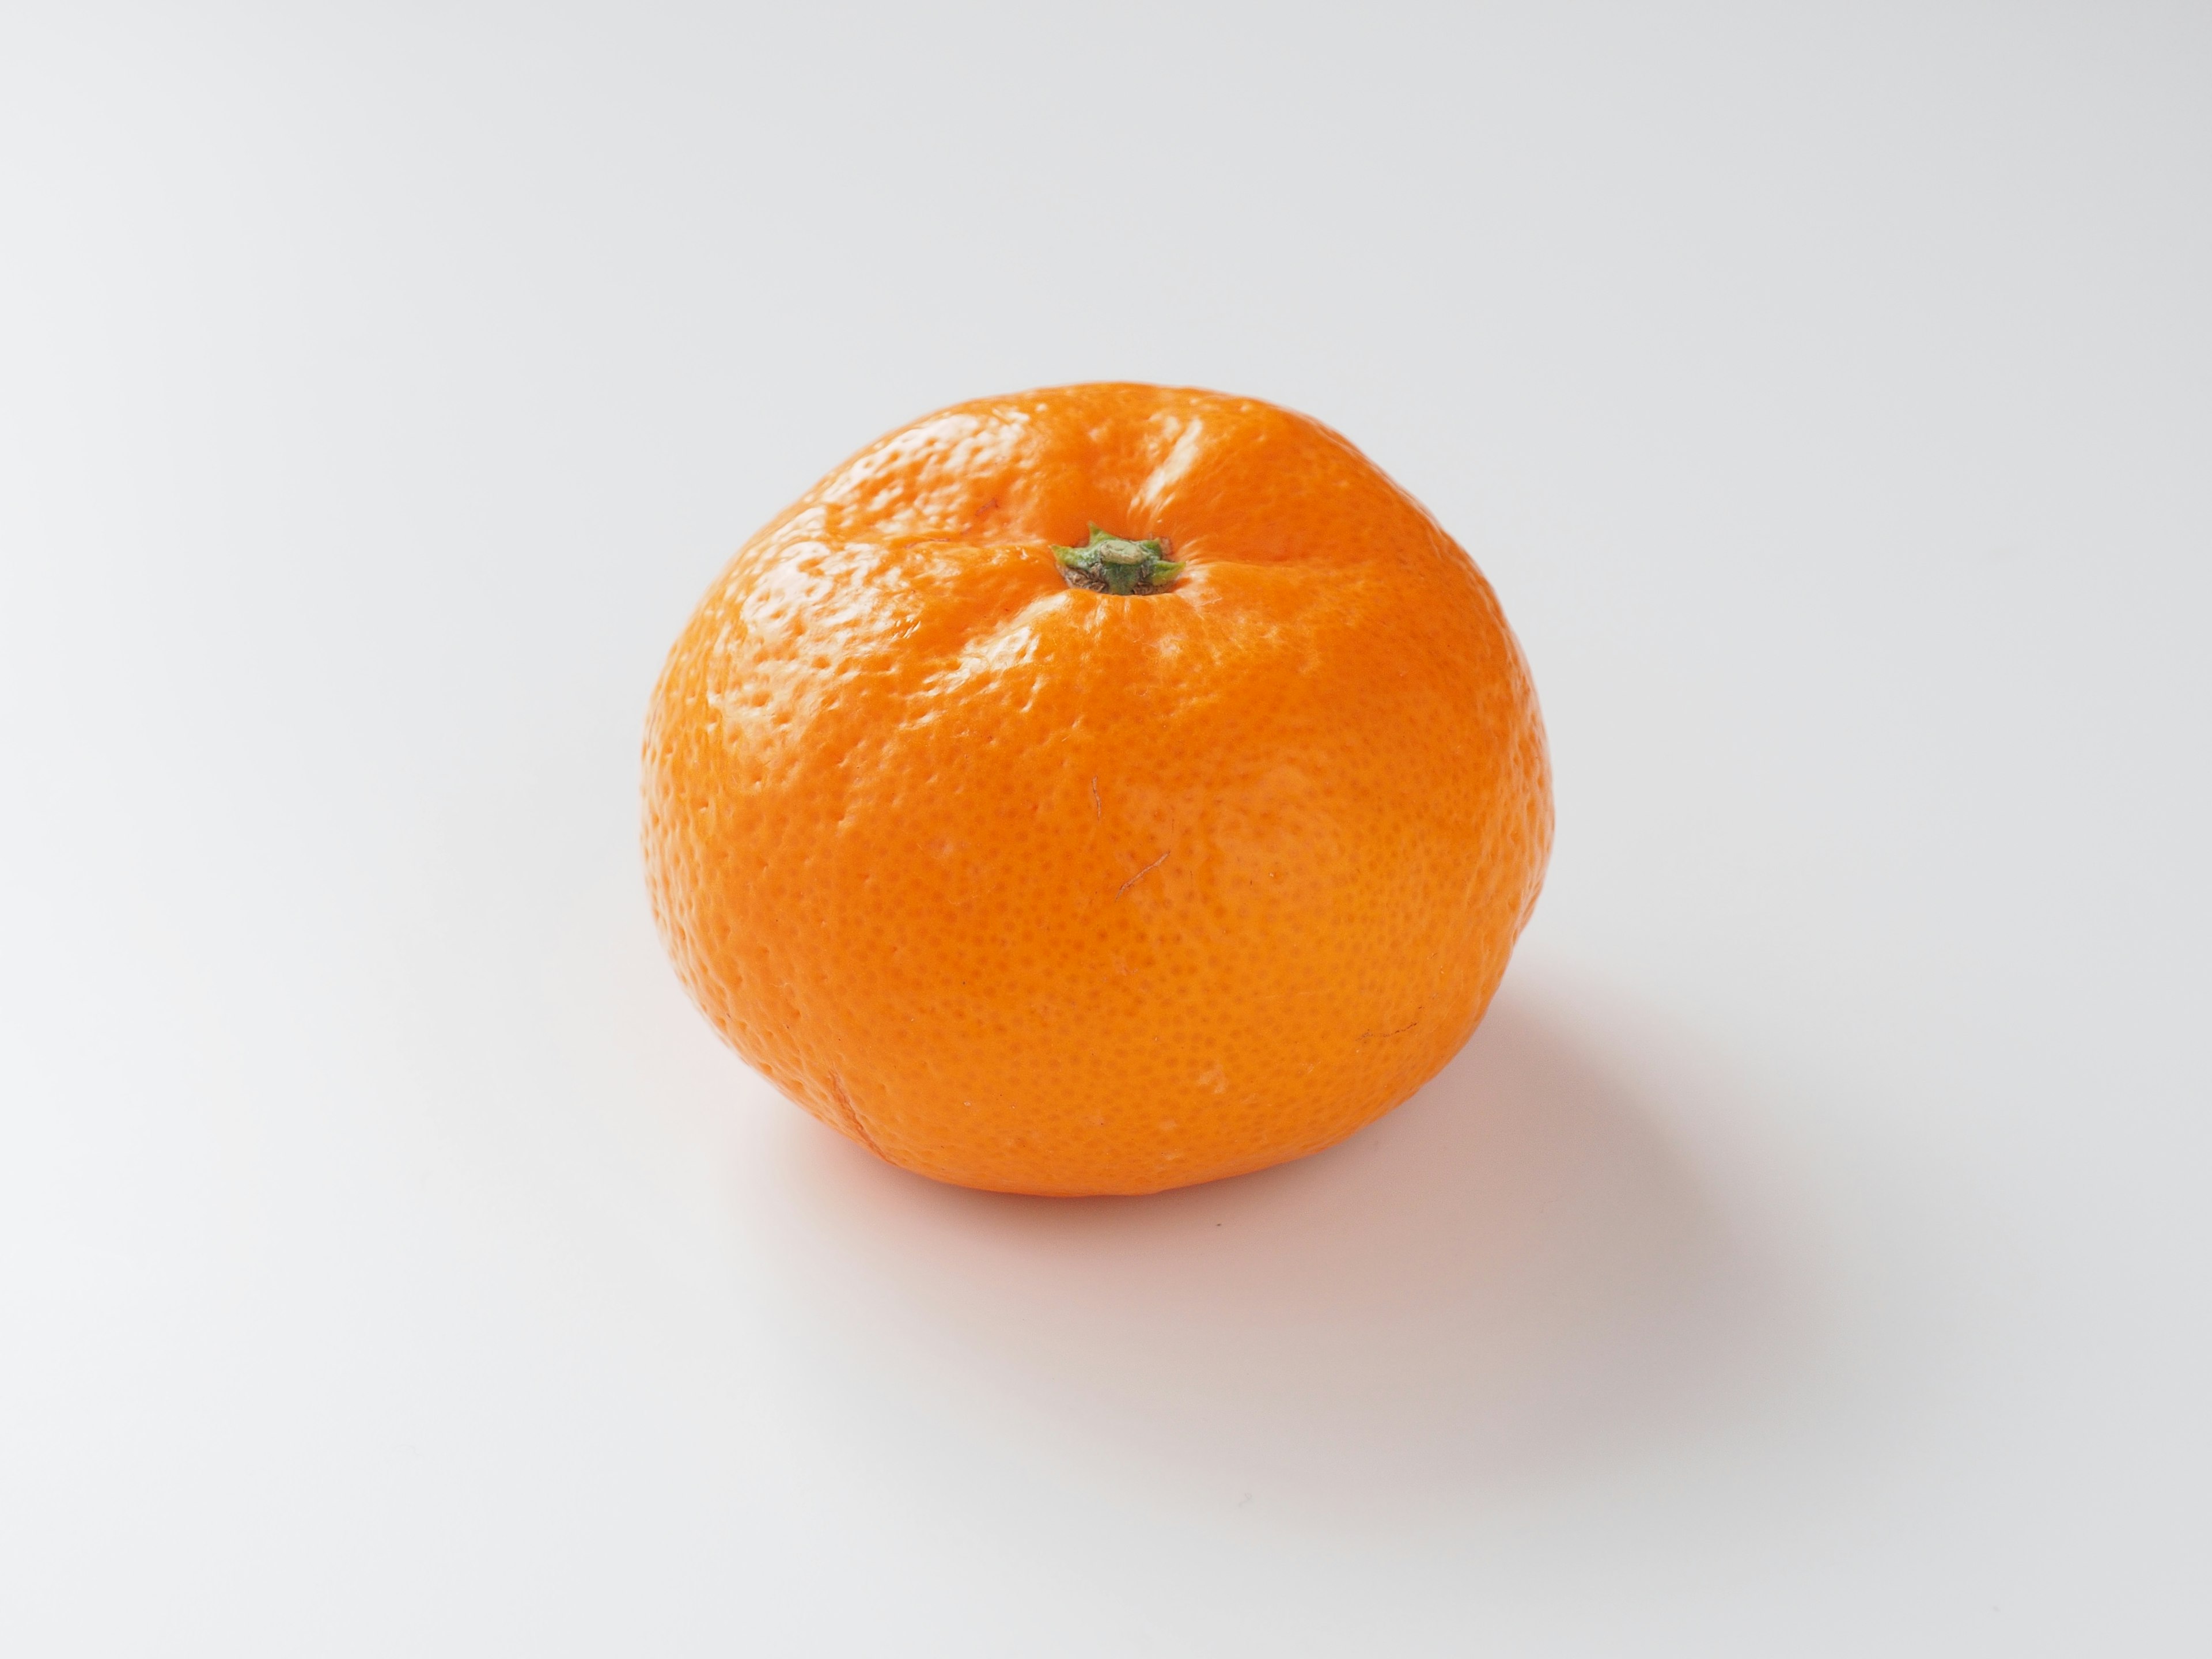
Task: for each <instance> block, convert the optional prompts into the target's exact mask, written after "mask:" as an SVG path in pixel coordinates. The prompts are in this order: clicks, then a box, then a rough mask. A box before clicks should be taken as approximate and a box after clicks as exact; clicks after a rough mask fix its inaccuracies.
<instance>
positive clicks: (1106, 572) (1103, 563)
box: [1053, 524, 1182, 594]
mask: <svg viewBox="0 0 2212 1659" xmlns="http://www.w3.org/2000/svg"><path fill="white" fill-rule="evenodd" d="M1053 551H1054V553H1055V554H1056V555H1058V556H1059V558H1060V574H1063V575H1064V576H1066V578H1067V583H1068V586H1071V587H1087V588H1089V589H1091V592H1094V593H1123V594H1127V593H1158V592H1164V590H1165V589H1166V588H1167V587H1168V586H1169V585H1170V583H1172V582H1173V581H1174V580H1175V579H1176V577H1177V576H1179V575H1181V574H1182V565H1181V564H1179V563H1177V562H1176V561H1174V560H1173V559H1170V558H1169V557H1168V544H1166V543H1165V542H1164V541H1162V540H1161V539H1160V538H1158V537H1157V536H1155V537H1152V538H1151V539H1149V540H1146V541H1141V542H1133V541H1131V540H1130V539H1129V538H1127V537H1126V536H1114V535H1109V534H1108V533H1107V532H1105V531H1103V530H1101V529H1100V528H1099V527H1098V526H1097V525H1095V524H1094V525H1092V526H1091V539H1090V540H1089V541H1087V542H1085V544H1083V545H1082V546H1080V547H1055V548H1054V549H1053Z"/></svg>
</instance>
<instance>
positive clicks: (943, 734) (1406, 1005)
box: [645, 385, 1552, 1194]
mask: <svg viewBox="0 0 2212 1659" xmlns="http://www.w3.org/2000/svg"><path fill="white" fill-rule="evenodd" d="M1093 524H1097V525H1098V526H1103V528H1105V529H1106V530H1108V531H1110V532H1113V533H1114V534H1115V535H1116V536H1122V537H1128V538H1147V537H1159V538H1164V539H1165V541H1166V543H1167V544H1168V556H1170V557H1171V558H1173V559H1176V560H1179V561H1182V562H1183V564H1184V568H1183V572H1182V575H1181V576H1180V578H1178V579H1177V580H1175V582H1174V585H1173V586H1171V587H1170V588H1168V589H1167V590H1166V591H1164V592H1158V593H1151V594H1147V593H1142V592H1139V593H1133V594H1128V595H1118V594H1115V593H1109V592H1091V591H1086V590H1084V589H1079V588H1076V587H1073V586H1069V584H1068V582H1067V580H1066V579H1065V578H1064V577H1063V575H1062V573H1061V570H1060V566H1059V564H1058V563H1057V562H1056V560H1055V556H1054V547H1055V546H1067V547H1074V546H1078V545H1080V544H1083V543H1084V542H1085V538H1086V535H1087V532H1088V531H1089V529H1090V526H1091V525H1093ZM645 773H646V826H645V846H646V861H647V872H648V876H649V880H650V884H651V888H652V896H653V910H654V915H655V916H656V918H657V919H658V921H659V926H660V929H661V933H662V936H663V937H664V939H665V940H666V941H667V944H668V947H669V950H670V952H671V955H672V957H674V960H675V963H676V965H677V968H678V971H679V973H680V974H681V975H682V976H683V979H684V983H685V985H686V986H687V987H689V988H690V992H691V994H692V995H693V997H694V998H696V1000H697V1001H698V1004H699V1006H700V1007H701V1008H702V1009H703V1010H704V1011H705V1012H706V1014H707V1017H708V1018H709V1019H710V1020H712V1021H713V1023H714V1025H715V1026H716V1027H717V1028H718V1029H719V1030H720V1031H721V1032H722V1034H723V1036H726V1038H727V1039H728V1040H729V1041H730V1042H731V1043H732V1045H733V1046H734V1047H735V1048H737V1050H738V1053H739V1054H742V1055H744V1058H745V1059H746V1060H749V1061H750V1062H751V1063H752V1064H753V1065H754V1066H757V1067H758V1068H759V1069H760V1070H761V1071H762V1072H763V1073H766V1074H767V1075H768V1076H769V1078H770V1079H773V1080H774V1082H775V1084H776V1085H777V1086H778V1087H780V1088H781V1090H782V1091H784V1092H785V1093H786V1094H787V1095H789V1096H790V1097H792V1098H793V1099H794V1100H796V1101H797V1102H799V1103H800V1104H801V1105H803V1106H805V1108H806V1109H808V1110H809V1111H811V1112H812V1113H813V1114H814V1115H816V1116H817V1117H818V1118H820V1119H821V1120H822V1121H823V1122H825V1123H828V1124H829V1125H831V1126H832V1127H835V1128H836V1129H838V1130H840V1131H842V1133H845V1134H847V1135H849V1136H850V1137H852V1138H853V1139H854V1140H857V1141H859V1142H860V1143H861V1144H862V1145H863V1146H867V1147H868V1148H870V1149H871V1150H872V1151H874V1152H877V1153H878V1154H879V1155H880V1156H882V1157H884V1158H888V1159H890V1161H891V1162H892V1163H895V1164H902V1165H904V1166H905V1167H906V1168H908V1169H909V1170H918V1171H920V1172H921V1174H923V1175H927V1176H934V1177H936V1178H937V1179H939V1180H942V1181H948V1182H958V1183H960V1184H962V1185H964V1186H969V1187H981V1188H994V1189H996V1190H1000V1191H1006V1192H1020V1193H1038V1194H1096V1193H1146V1192H1154V1191H1158V1190H1159V1189H1161V1188H1168V1187H1179V1186H1184V1185H1187V1184H1188V1183H1190V1182H1200V1181H1210V1180H1213V1179H1215V1178H1217V1177H1219V1176H1231V1175H1237V1174H1240V1173H1242V1172H1243V1171H1246V1170H1257V1169H1261V1168H1263V1167H1265V1166H1266V1165H1268V1164H1276V1163H1280V1162H1282V1161H1283V1160H1285V1159H1287V1158H1299V1157H1303V1156H1304V1155H1305V1154H1307V1153H1309V1152H1318V1151H1319V1150H1321V1149H1322V1147H1324V1146H1329V1145H1330V1144H1331V1143H1333V1142H1334V1141H1337V1140H1340V1139H1343V1138H1344V1137H1345V1136H1346V1135H1348V1134H1350V1133H1352V1132H1353V1131H1354V1130H1356V1129H1358V1128H1359V1127H1361V1126H1362V1125H1363V1124H1365V1123H1368V1122H1370V1121H1372V1120H1373V1119H1374V1118H1376V1117H1377V1116H1379V1115H1381V1114H1382V1113H1383V1112H1385V1111H1387V1110H1389V1109H1390V1108H1391V1107H1392V1106H1394V1105H1395V1104H1397V1103H1399V1102H1400V1101H1401V1100H1403V1099H1404V1098H1405V1097H1407V1095H1409V1094H1411V1093H1412V1092H1413V1090H1415V1089H1416V1088H1418V1087H1419V1085H1421V1084H1422V1083H1423V1082H1424V1081H1425V1080H1426V1079H1428V1078H1430V1077H1431V1076H1432V1075H1433V1074H1434V1073H1436V1071H1437V1068H1438V1067H1439V1066H1442V1065H1443V1063H1444V1062H1445V1061H1446V1060H1449V1058H1450V1057H1451V1056H1452V1054H1454V1053H1455V1052H1456V1051H1457V1050H1458V1048H1460V1046H1461V1045H1462V1043H1464V1042H1466V1040H1467V1038H1468V1035H1469V1033H1471V1032H1472V1031H1473V1030H1474V1026H1475V1023H1476V1022H1477V1021H1478V1020H1479V1019H1480V1018H1481V1016H1482V1012H1483V1009H1484V1007H1485V1006H1486V1004H1487V1003H1488V1001H1489V1000H1490V995H1491V993H1492V991H1493V990H1494V989H1495V988H1496V987H1497V985H1498V979H1499V976H1500V975H1502V974H1503V973H1504V969H1505V962H1506V957H1507V955H1508V953H1509V952H1510V951H1511V949H1512V946H1513V943H1514V940H1515V939H1516V937H1517V936H1518V935H1519V933H1520V931H1521V928H1522V924H1523V923H1524V922H1525V921H1526V920H1527V919H1528V912H1529V909H1530V907H1531V906H1532V905H1533V904H1534V902H1535V897H1536V891H1537V889H1538V887H1539V885H1540V884H1541V881H1542V878H1543V871H1544V864H1545V859H1546V856H1547V853H1548V851H1549V848H1550V842H1551V828H1552V810H1551V789H1550V775H1549V768H1548V763H1547V757H1546V751H1545V744H1544V733H1543V726H1542V723H1541V720H1540V718H1539V715H1538V714H1537V708H1536V698H1535V694H1534V688H1533V687H1532V685H1531V684H1530V682H1529V678H1528V669H1527V666H1526V665H1525V663H1524V662H1523V660H1522V656H1521V653H1520V650H1519V647H1517V646H1516V644H1515V642H1514V639H1513V636H1512V635H1511V633H1510V631H1509V630H1508V629H1507V627H1506V624H1505V619H1504V616H1503V615H1502V614H1501V613H1500V611H1499V610H1498V603H1497V600H1496V599H1495V598H1493V596H1492V593H1491V591H1490V588H1489V586H1488V585H1487V584H1486V582H1485V581H1484V580H1483V579H1482V576H1481V575H1480V573H1479V572H1477V570H1476V569H1475V568H1474V564H1473V563H1472V562H1470V561H1469V560H1468V556H1467V555H1466V554H1465V553H1463V552H1462V550H1460V548H1459V547H1458V545H1457V544H1455V543H1454V542H1453V541H1452V540H1451V538H1449V536H1447V535H1445V534H1444V532H1443V530H1442V529H1441V528H1439V527H1438V526H1437V523H1436V521H1435V520H1432V519H1431V518H1430V517H1429V515H1428V514H1427V513H1426V512H1425V511H1424V510H1423V509H1422V508H1421V507H1419V505H1418V504H1417V503H1416V502H1415V501H1413V499H1412V498H1411V497H1410V496H1408V495H1406V494H1405V492H1404V491H1402V490H1401V489H1399V488H1398V487H1397V486H1396V485H1395V484H1394V483H1391V482H1390V480H1389V478H1387V477H1384V476H1383V473H1382V472H1381V471H1378V470H1377V469H1376V467H1375V466H1374V465H1372V464H1371V463H1370V462H1369V461H1368V460H1367V459H1365V458H1364V457H1363V456H1362V455H1361V454H1360V453H1358V451H1357V450H1355V449H1354V448H1352V446H1351V445H1350V444H1348V443H1346V441H1344V440H1343V439H1342V438H1340V437H1339V436H1337V435H1335V434H1334V432H1331V431H1330V430H1329V429H1328V428H1326V427H1323V426H1322V425H1320V424H1319V423H1317V422H1314V421H1311V420H1309V419H1307V418H1305V417H1304V416H1299V415H1295V414H1292V413H1291V412H1290V411H1288V410H1282V409H1278V408H1275V407H1273V406H1271V405H1269V404H1263V403H1257V402H1255V401H1253V400H1251V399H1249V398H1231V397H1224V396H1219V395H1217V394H1214V393H1211V392H1190V391H1178V390H1173V389H1169V388H1164V387H1158V386H1126V385H1111V386H1065V387H1060V388H1057V389H1054V390H1050V391H1043V392H1024V393H1021V394H1019V395H1018V396H1014V397H1006V398H986V399H983V400H981V401H979V402H975V403H969V404H961V405H959V406H958V407H957V408H953V409H949V410H944V411H943V412H941V413H939V414H936V415H932V416H928V417H927V418H926V419H924V420H921V421H917V422H915V423H914V424H913V425H911V426H908V427H906V428H902V429H901V430H899V431H897V432H894V433H892V434H891V435H890V436H888V437H885V438H884V439H882V440H880V441H878V442H876V443H874V444H872V445H871V446H870V447H867V448H866V449H864V450H862V451H861V452H860V453H859V454H858V455H856V456H854V458H853V459H851V460H849V461H848V462H846V463H845V464H844V465H842V466H841V467H839V468H838V469H837V470H836V471H834V472H832V473H831V474H830V475H829V477H826V478H824V479H823V481H822V482H821V483H818V484H817V485H816V486H815V487H814V488H813V489H811V490H810V491H808V492H807V494H806V495H805V496H804V497H802V498H801V499H800V500H799V501H798V502H796V503H795V504H794V505H793V506H792V507H790V508H789V509H788V510H787V511H786V512H785V513H782V515H781V516H780V517H779V518H777V519H776V520H775V521H774V522H773V523H771V524H770V525H769V526H767V527H766V528H765V529H763V531H761V532H760V533H759V534H758V535H757V536H755V537H754V538H752V539H751V540H750V542H748V543H746V544H745V545H744V548H743V549H742V550H740V551H739V552H738V555H737V557H736V558H735V559H734V560H733V561H732V562H731V564H730V566H729V568H728V569H727V570H726V571H725V572H724V573H723V574H722V576H721V578H720V580H718V581H717V582H716V583H715V584H714V587H713V589H712V591H711V592H708V595H707V597H706V599H704V601H702V604H701V605H700V606H699V609H698V611H697V612H696V615H695V616H694V617H692V619H691V621H690V624H689V625H688V626H687V627H686V628H685V629H684V633H683V635H682V637H681V638H680V639H679V640H678V641H677V644H676V647H675V649H674V650H673V652H672V653H671V655H670V657H669V659H668V664H667V666H666V668H665V671H664V672H663V674H662V677H661V679H660V683H659V686H658V688H657V689H656V690H655V691H654V694H653V706H652V713H651V718H650V721H649V725H648V729H647V739H646V748H645Z"/></svg>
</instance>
